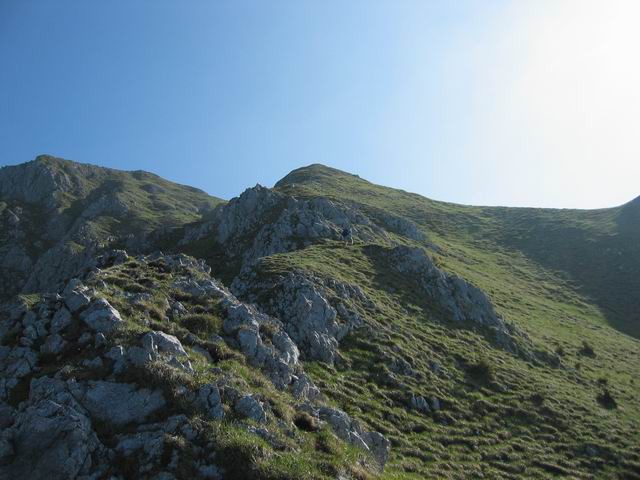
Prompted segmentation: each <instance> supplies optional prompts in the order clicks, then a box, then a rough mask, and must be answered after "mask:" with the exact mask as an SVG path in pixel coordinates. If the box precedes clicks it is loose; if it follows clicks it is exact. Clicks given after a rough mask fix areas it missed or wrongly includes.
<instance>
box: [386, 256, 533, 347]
mask: <svg viewBox="0 0 640 480" xmlns="http://www.w3.org/2000/svg"><path fill="white" fill-rule="evenodd" d="M389 259H390V263H391V265H392V267H393V268H395V269H396V270H397V271H399V272H401V273H405V274H409V275H413V276H414V277H415V278H416V281H417V285H418V287H419V288H420V289H421V290H422V291H423V292H424V293H425V295H427V296H428V297H429V298H430V299H432V300H433V301H435V302H436V303H437V305H438V307H440V308H442V309H443V310H445V311H446V312H447V313H448V315H449V316H450V318H451V319H452V320H454V321H457V322H470V323H473V324H476V325H478V326H480V327H483V328H485V329H487V331H489V332H491V333H492V334H493V336H494V338H495V340H496V342H497V343H498V344H499V345H500V346H501V347H502V348H504V349H506V350H508V351H510V352H512V353H521V354H523V355H525V356H529V355H530V354H529V352H528V351H527V350H526V349H525V348H524V346H525V344H529V343H530V341H529V339H528V337H527V335H526V334H525V333H523V332H521V331H519V330H518V329H517V328H516V326H515V325H513V324H511V323H507V322H505V321H504V319H502V318H501V317H500V316H499V315H498V314H497V313H496V311H495V309H494V307H493V304H492V303H491V300H489V297H487V295H486V294H485V293H484V292H483V291H482V290H480V289H479V288H477V287H475V286H474V285H471V284H470V283H468V282H466V281H465V280H463V279H462V278H460V277H457V276H455V275H451V274H448V273H446V272H444V271H442V270H440V269H439V268H438V267H436V266H435V265H434V263H433V262H432V261H431V259H430V258H429V257H428V256H427V255H426V253H425V252H424V250H422V249H421V248H413V247H405V246H401V247H396V248H394V249H393V250H392V251H391V252H390V254H389Z"/></svg>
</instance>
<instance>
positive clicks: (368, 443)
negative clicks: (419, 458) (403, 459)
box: [314, 407, 391, 468]
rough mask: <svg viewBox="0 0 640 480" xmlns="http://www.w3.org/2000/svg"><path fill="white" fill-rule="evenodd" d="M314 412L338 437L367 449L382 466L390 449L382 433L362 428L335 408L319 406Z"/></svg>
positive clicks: (389, 443) (389, 444)
mask: <svg viewBox="0 0 640 480" xmlns="http://www.w3.org/2000/svg"><path fill="white" fill-rule="evenodd" d="M314 413H315V414H316V415H317V416H318V417H319V418H320V419H321V420H324V421H326V422H327V423H328V424H329V425H330V426H331V428H332V429H333V431H334V432H335V433H336V435H337V436H338V437H339V438H341V439H343V440H345V441H347V442H349V443H351V444H353V445H355V446H357V447H359V448H361V449H363V450H366V451H369V452H370V453H371V454H372V456H373V457H374V459H375V460H376V461H377V462H378V464H379V465H380V467H381V468H382V467H384V465H385V463H386V462H387V460H388V458H389V451H390V449H391V442H389V440H387V439H386V438H385V437H384V435H382V434H381V433H379V432H369V431H365V430H363V429H362V427H361V426H360V424H359V423H358V422H357V421H355V420H353V419H352V418H351V417H349V415H347V414H346V413H345V412H343V411H342V410H339V409H337V408H331V407H321V408H320V409H319V410H318V411H317V412H314Z"/></svg>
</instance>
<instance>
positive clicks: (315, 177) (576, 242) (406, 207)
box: [275, 165, 640, 337]
mask: <svg viewBox="0 0 640 480" xmlns="http://www.w3.org/2000/svg"><path fill="white" fill-rule="evenodd" d="M275 189H276V190H278V191H281V192H286V193H290V194H294V195H296V196H301V197H307V196H309V197H316V196H323V197H327V198H335V199H338V200H341V201H347V202H351V203H353V204H355V205H357V206H358V208H360V209H362V210H364V211H368V212H371V213H372V214H374V215H375V214H376V213H377V212H390V213H392V214H395V215H401V216H403V217H406V218H407V219H410V220H412V221H413V222H415V223H416V224H417V225H419V226H420V227H422V228H423V229H424V230H425V231H426V232H428V233H429V235H430V236H431V237H432V238H433V239H434V240H437V241H439V242H440V243H442V244H444V245H450V246H451V249H452V250H456V249H461V250H463V252H461V253H462V254H465V253H466V254H467V256H471V257H474V256H475V257H477V258H476V260H478V261H482V257H483V255H485V254H486V253H489V254H494V253H500V252H503V251H504V252H505V253H506V255H507V256H508V257H510V260H509V261H512V259H513V257H519V256H524V257H526V259H525V260H526V263H528V264H530V265H531V267H532V268H534V269H536V270H539V269H542V270H544V271H545V272H546V274H549V275H552V276H554V277H557V278H556V279H555V280H554V282H555V281H558V282H561V283H569V284H570V286H571V288H572V290H574V291H576V292H578V293H579V294H580V295H582V296H583V297H585V298H586V299H587V300H588V301H589V302H590V303H593V304H595V305H596V306H597V307H599V309H600V310H601V312H602V315H603V316H604V317H605V318H606V320H607V322H608V323H609V324H611V325H612V326H613V327H615V328H617V329H619V330H620V331H622V332H625V333H628V334H630V335H633V336H635V337H640V316H639V315H640V313H638V312H640V295H639V294H638V292H640V277H639V276H638V272H640V197H639V198H638V199H636V200H634V201H632V202H630V203H628V204H626V205H623V206H621V207H616V208H609V209H602V210H570V209H566V210H557V209H535V208H500V207H472V206H464V205H456V204H450V203H444V202H436V201H433V200H429V199H427V198H424V197H421V196H419V195H416V194H412V193H407V192H404V191H402V190H395V189H391V188H386V187H381V186H378V185H374V184H371V183H369V182H367V181H365V180H362V179H360V178H359V177H357V176H355V175H351V174H348V173H345V172H341V171H339V170H335V169H331V168H328V167H325V166H323V165H311V166H309V167H304V168H301V169H298V170H294V171H293V172H291V173H290V174H289V175H287V176H286V177H285V178H283V179H282V180H281V181H280V182H278V183H277V184H276V186H275ZM492 263H493V262H492ZM460 268H461V269H462V271H461V273H464V274H469V273H473V272H472V271H471V270H473V269H467V268H465V267H464V266H463V265H461V266H460ZM524 268H529V267H524ZM479 282H480V284H481V285H482V282H481V281H480V280H479ZM487 287H489V285H487Z"/></svg>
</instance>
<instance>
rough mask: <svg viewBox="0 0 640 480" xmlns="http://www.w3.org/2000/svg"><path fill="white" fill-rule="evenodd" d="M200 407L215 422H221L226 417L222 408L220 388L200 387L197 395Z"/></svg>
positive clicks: (211, 386) (212, 385) (212, 386)
mask: <svg viewBox="0 0 640 480" xmlns="http://www.w3.org/2000/svg"><path fill="white" fill-rule="evenodd" d="M197 402H198V406H199V407H200V408H202V409H203V410H204V411H206V412H207V414H208V415H209V417H211V418H213V419H214V420H220V419H221V418H222V417H224V409H223V408H222V398H221V397H220V391H219V390H218V386H217V385H214V384H207V385H203V386H202V387H200V389H199V390H198V395H197Z"/></svg>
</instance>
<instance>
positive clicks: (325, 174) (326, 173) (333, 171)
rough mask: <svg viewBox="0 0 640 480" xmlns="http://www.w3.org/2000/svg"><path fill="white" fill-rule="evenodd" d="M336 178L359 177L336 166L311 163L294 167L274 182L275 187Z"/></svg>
mask: <svg viewBox="0 0 640 480" xmlns="http://www.w3.org/2000/svg"><path fill="white" fill-rule="evenodd" d="M338 178H351V179H360V177H359V176H358V175H354V174H352V173H349V172H345V171H343V170H338V169H337V168H333V167H328V166H326V165H323V164H321V163H312V164H311V165H307V166H306V167H300V168H296V169H295V170H292V171H291V172H289V173H288V174H287V175H286V176H285V177H283V178H282V179H281V180H279V181H278V182H277V183H276V184H275V188H282V187H285V186H291V185H294V184H305V183H312V182H320V183H322V182H323V181H327V180H335V179H338Z"/></svg>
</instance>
